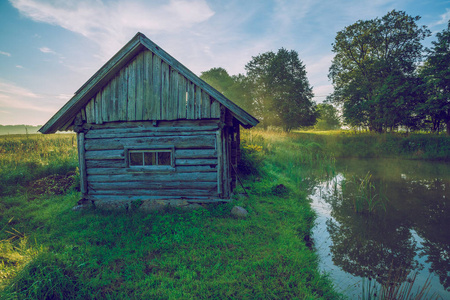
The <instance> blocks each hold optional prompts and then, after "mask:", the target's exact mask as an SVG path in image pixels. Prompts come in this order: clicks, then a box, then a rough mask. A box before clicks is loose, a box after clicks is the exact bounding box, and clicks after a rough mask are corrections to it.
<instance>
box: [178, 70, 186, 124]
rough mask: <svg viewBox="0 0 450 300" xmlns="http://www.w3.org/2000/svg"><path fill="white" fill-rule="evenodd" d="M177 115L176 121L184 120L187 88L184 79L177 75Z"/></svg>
mask: <svg viewBox="0 0 450 300" xmlns="http://www.w3.org/2000/svg"><path fill="white" fill-rule="evenodd" d="M178 77H179V78H178V105H177V106H178V114H177V117H176V119H186V105H187V86H186V78H185V77H184V76H183V75H181V74H178Z"/></svg>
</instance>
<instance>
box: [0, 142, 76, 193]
mask: <svg viewBox="0 0 450 300" xmlns="http://www.w3.org/2000/svg"><path fill="white" fill-rule="evenodd" d="M77 166H78V162H77V147H76V138H75V135H74V134H54V135H41V134H29V135H4V136H0V196H1V195H8V194H11V193H14V192H15V191H21V192H23V187H24V186H26V185H27V184H28V183H30V182H31V181H32V180H35V179H38V178H41V177H45V176H48V175H51V174H66V173H67V172H69V171H75V169H76V168H77Z"/></svg>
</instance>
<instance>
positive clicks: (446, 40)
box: [420, 21, 450, 134]
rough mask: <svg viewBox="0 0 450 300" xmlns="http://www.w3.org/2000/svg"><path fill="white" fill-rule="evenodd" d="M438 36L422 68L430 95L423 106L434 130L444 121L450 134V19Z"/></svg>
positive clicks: (422, 75) (427, 91) (428, 94)
mask: <svg viewBox="0 0 450 300" xmlns="http://www.w3.org/2000/svg"><path fill="white" fill-rule="evenodd" d="M436 37H437V41H433V42H432V44H433V47H432V48H431V49H430V50H428V58H427V60H426V62H425V64H424V66H423V67H422V68H421V69H420V75H421V77H422V78H423V80H424V81H425V90H426V93H427V96H428V99H427V101H426V102H425V104H424V105H423V107H422V108H423V110H424V111H425V112H426V113H427V114H428V115H429V116H430V118H431V121H432V123H433V127H432V130H433V131H439V128H440V123H441V122H444V123H445V124H446V127H447V134H450V21H449V22H448V25H447V28H446V29H444V30H443V31H442V32H439V33H437V34H436Z"/></svg>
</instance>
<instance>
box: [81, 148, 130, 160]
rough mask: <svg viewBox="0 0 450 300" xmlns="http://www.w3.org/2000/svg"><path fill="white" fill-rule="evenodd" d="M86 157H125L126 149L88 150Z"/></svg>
mask: <svg viewBox="0 0 450 300" xmlns="http://www.w3.org/2000/svg"><path fill="white" fill-rule="evenodd" d="M86 159H124V150H103V151H86Z"/></svg>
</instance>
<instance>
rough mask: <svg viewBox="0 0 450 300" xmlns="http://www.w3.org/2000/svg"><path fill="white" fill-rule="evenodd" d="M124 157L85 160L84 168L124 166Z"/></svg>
mask: <svg viewBox="0 0 450 300" xmlns="http://www.w3.org/2000/svg"><path fill="white" fill-rule="evenodd" d="M125 167H126V166H125V160H124V159H114V160H113V159H102V160H93V159H90V160H86V168H87V170H90V169H91V168H125Z"/></svg>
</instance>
